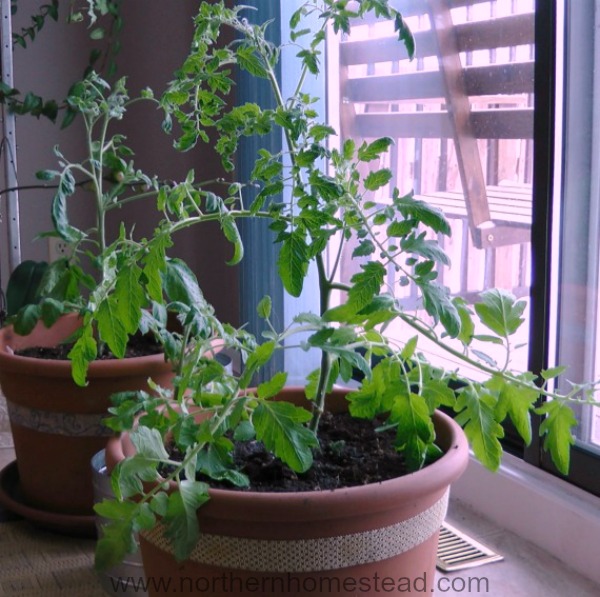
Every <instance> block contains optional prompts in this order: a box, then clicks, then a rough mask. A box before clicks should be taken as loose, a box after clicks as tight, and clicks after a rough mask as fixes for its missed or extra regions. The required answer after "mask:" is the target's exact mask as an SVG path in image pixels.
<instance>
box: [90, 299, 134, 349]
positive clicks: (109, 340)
mask: <svg viewBox="0 0 600 597" xmlns="http://www.w3.org/2000/svg"><path fill="white" fill-rule="evenodd" d="M96 320H97V322H98V334H99V335H100V338H101V339H102V340H103V341H104V342H106V344H107V345H108V347H109V348H110V350H111V352H112V353H113V354H114V355H115V356H116V357H117V358H118V359H122V358H123V357H124V356H125V349H126V347H127V341H128V336H127V331H126V329H125V326H124V324H123V322H122V321H121V314H120V311H119V305H118V303H117V301H116V300H115V298H114V297H112V296H111V297H109V298H107V299H106V300H104V301H103V302H102V303H100V306H99V307H98V311H97V313H96Z"/></svg>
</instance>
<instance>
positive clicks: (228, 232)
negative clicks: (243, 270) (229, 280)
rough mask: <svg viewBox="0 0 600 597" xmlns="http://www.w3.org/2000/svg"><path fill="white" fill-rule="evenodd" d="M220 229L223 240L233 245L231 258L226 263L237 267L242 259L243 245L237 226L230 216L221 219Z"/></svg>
mask: <svg viewBox="0 0 600 597" xmlns="http://www.w3.org/2000/svg"><path fill="white" fill-rule="evenodd" d="M221 229H222V230H223V234H224V235H225V238H226V239H227V240H228V241H229V242H230V243H232V244H233V257H232V258H231V259H230V260H229V261H227V264H228V265H237V264H238V263H239V262H240V261H241V260H242V259H243V257H244V245H243V243H242V237H241V236H240V231H239V230H238V227H237V224H236V223H235V220H234V219H233V217H232V216H225V217H223V218H222V219H221Z"/></svg>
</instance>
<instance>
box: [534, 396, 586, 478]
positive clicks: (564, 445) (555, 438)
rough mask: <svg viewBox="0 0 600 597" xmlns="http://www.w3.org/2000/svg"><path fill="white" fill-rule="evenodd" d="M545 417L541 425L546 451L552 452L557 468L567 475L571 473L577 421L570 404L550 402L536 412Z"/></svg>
mask: <svg viewBox="0 0 600 597" xmlns="http://www.w3.org/2000/svg"><path fill="white" fill-rule="evenodd" d="M535 412H536V413H537V414H539V415H544V420H543V421H542V423H541V425H540V437H543V438H544V450H547V451H549V452H550V456H551V457H552V462H553V463H554V465H555V466H556V468H557V469H558V470H559V471H560V472H561V473H562V474H563V475H566V474H567V473H568V472H569V466H570V460H571V446H572V445H573V444H574V443H575V437H574V436H573V431H572V430H573V428H574V427H575V426H576V425H577V419H576V418H575V415H574V413H573V410H572V409H571V407H570V406H569V405H568V404H563V403H561V402H559V401H557V400H549V401H548V402H546V403H545V404H543V405H542V406H541V407H539V408H537V409H536V411H535Z"/></svg>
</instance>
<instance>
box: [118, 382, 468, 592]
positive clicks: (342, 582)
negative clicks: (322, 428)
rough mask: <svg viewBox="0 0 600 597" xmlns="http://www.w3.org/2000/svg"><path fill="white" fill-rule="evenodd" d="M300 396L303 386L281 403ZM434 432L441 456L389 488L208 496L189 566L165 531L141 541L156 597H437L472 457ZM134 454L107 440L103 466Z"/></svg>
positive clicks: (124, 440) (338, 403)
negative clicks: (450, 515)
mask: <svg viewBox="0 0 600 597" xmlns="http://www.w3.org/2000/svg"><path fill="white" fill-rule="evenodd" d="M345 395H346V392H345V391H343V390H338V391H336V392H335V394H334V396H333V397H332V399H333V405H334V408H332V410H336V409H342V408H345V405H346V400H345ZM302 398H303V391H302V390H301V389H298V388H290V389H288V390H286V392H285V393H284V395H282V396H281V399H283V400H289V401H294V402H296V403H299V402H300V401H301V400H302ZM330 404H331V402H330ZM435 427H436V433H437V437H438V443H439V445H440V447H441V448H442V449H443V450H444V452H445V455H444V456H443V457H442V458H441V459H439V460H438V461H437V462H435V463H434V464H432V465H430V466H428V467H426V468H424V469H423V470H421V471H419V472H416V473H413V474H410V475H406V476H403V477H399V478H397V479H393V480H389V481H385V482H383V483H377V484H372V485H365V486H361V487H352V488H347V489H336V490H333V491H317V492H300V493H258V492H239V491H227V490H216V489H215V490H211V492H210V493H211V499H210V501H209V502H208V503H207V504H206V505H205V506H203V507H202V508H200V509H199V511H198V518H199V523H200V530H201V533H202V535H201V539H200V542H199V544H198V546H197V547H196V549H195V550H194V552H193V554H192V556H191V558H190V559H189V560H187V561H185V562H183V563H178V562H177V561H176V560H175V558H174V557H173V555H172V550H171V546H170V544H169V541H168V540H167V539H166V538H165V536H164V533H163V529H162V528H161V526H160V525H159V526H158V527H157V528H156V529H155V530H152V531H150V532H147V533H143V534H142V536H141V538H140V545H141V550H142V558H143V561H144V568H145V570H146V574H147V576H148V577H149V578H148V579H149V581H150V584H149V593H150V595H159V594H165V593H177V594H179V595H181V594H186V595H195V594H207V595H214V596H221V595H223V596H225V595H237V596H240V597H241V596H245V595H257V594H260V595H262V596H265V595H278V596H282V595H286V596H288V595H295V596H308V595H359V594H360V595H375V594H379V593H381V592H390V590H391V589H390V587H401V589H398V588H395V589H393V591H392V592H397V591H402V592H409V591H408V590H407V589H408V588H411V589H412V590H413V591H414V592H418V593H423V592H428V593H431V592H432V590H433V582H434V575H435V560H436V552H437V541H438V533H439V529H440V526H441V524H442V521H443V520H444V517H445V514H446V506H447V500H448V492H449V485H450V484H451V483H452V482H453V481H455V480H456V479H457V478H458V477H459V476H460V475H461V474H462V472H463V471H464V469H465V468H466V465H467V459H468V445H467V441H466V438H465V436H464V433H463V431H462V429H461V428H460V427H459V426H458V425H457V424H456V423H455V422H454V421H453V420H452V419H450V418H449V417H447V416H446V415H444V414H442V413H436V415H435ZM133 453H134V448H133V445H132V444H131V441H130V439H129V436H128V435H126V434H123V436H122V437H120V438H113V439H111V440H110V441H109V444H108V447H107V450H106V458H107V463H108V464H109V467H110V466H111V465H114V464H115V462H117V461H118V460H119V459H121V458H123V456H124V454H127V455H130V454H133Z"/></svg>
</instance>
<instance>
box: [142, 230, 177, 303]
mask: <svg viewBox="0 0 600 597" xmlns="http://www.w3.org/2000/svg"><path fill="white" fill-rule="evenodd" d="M170 246H171V240H170V239H169V237H168V236H167V235H155V236H154V237H153V239H152V242H150V243H149V244H148V245H147V247H146V248H147V253H146V256H145V258H144V277H145V278H146V288H147V290H148V294H149V295H150V298H151V299H152V300H154V301H156V302H158V303H160V302H162V300H163V287H162V277H161V272H163V271H164V270H165V267H166V266H165V264H166V261H167V256H166V250H167V249H168V248H169V247H170Z"/></svg>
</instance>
